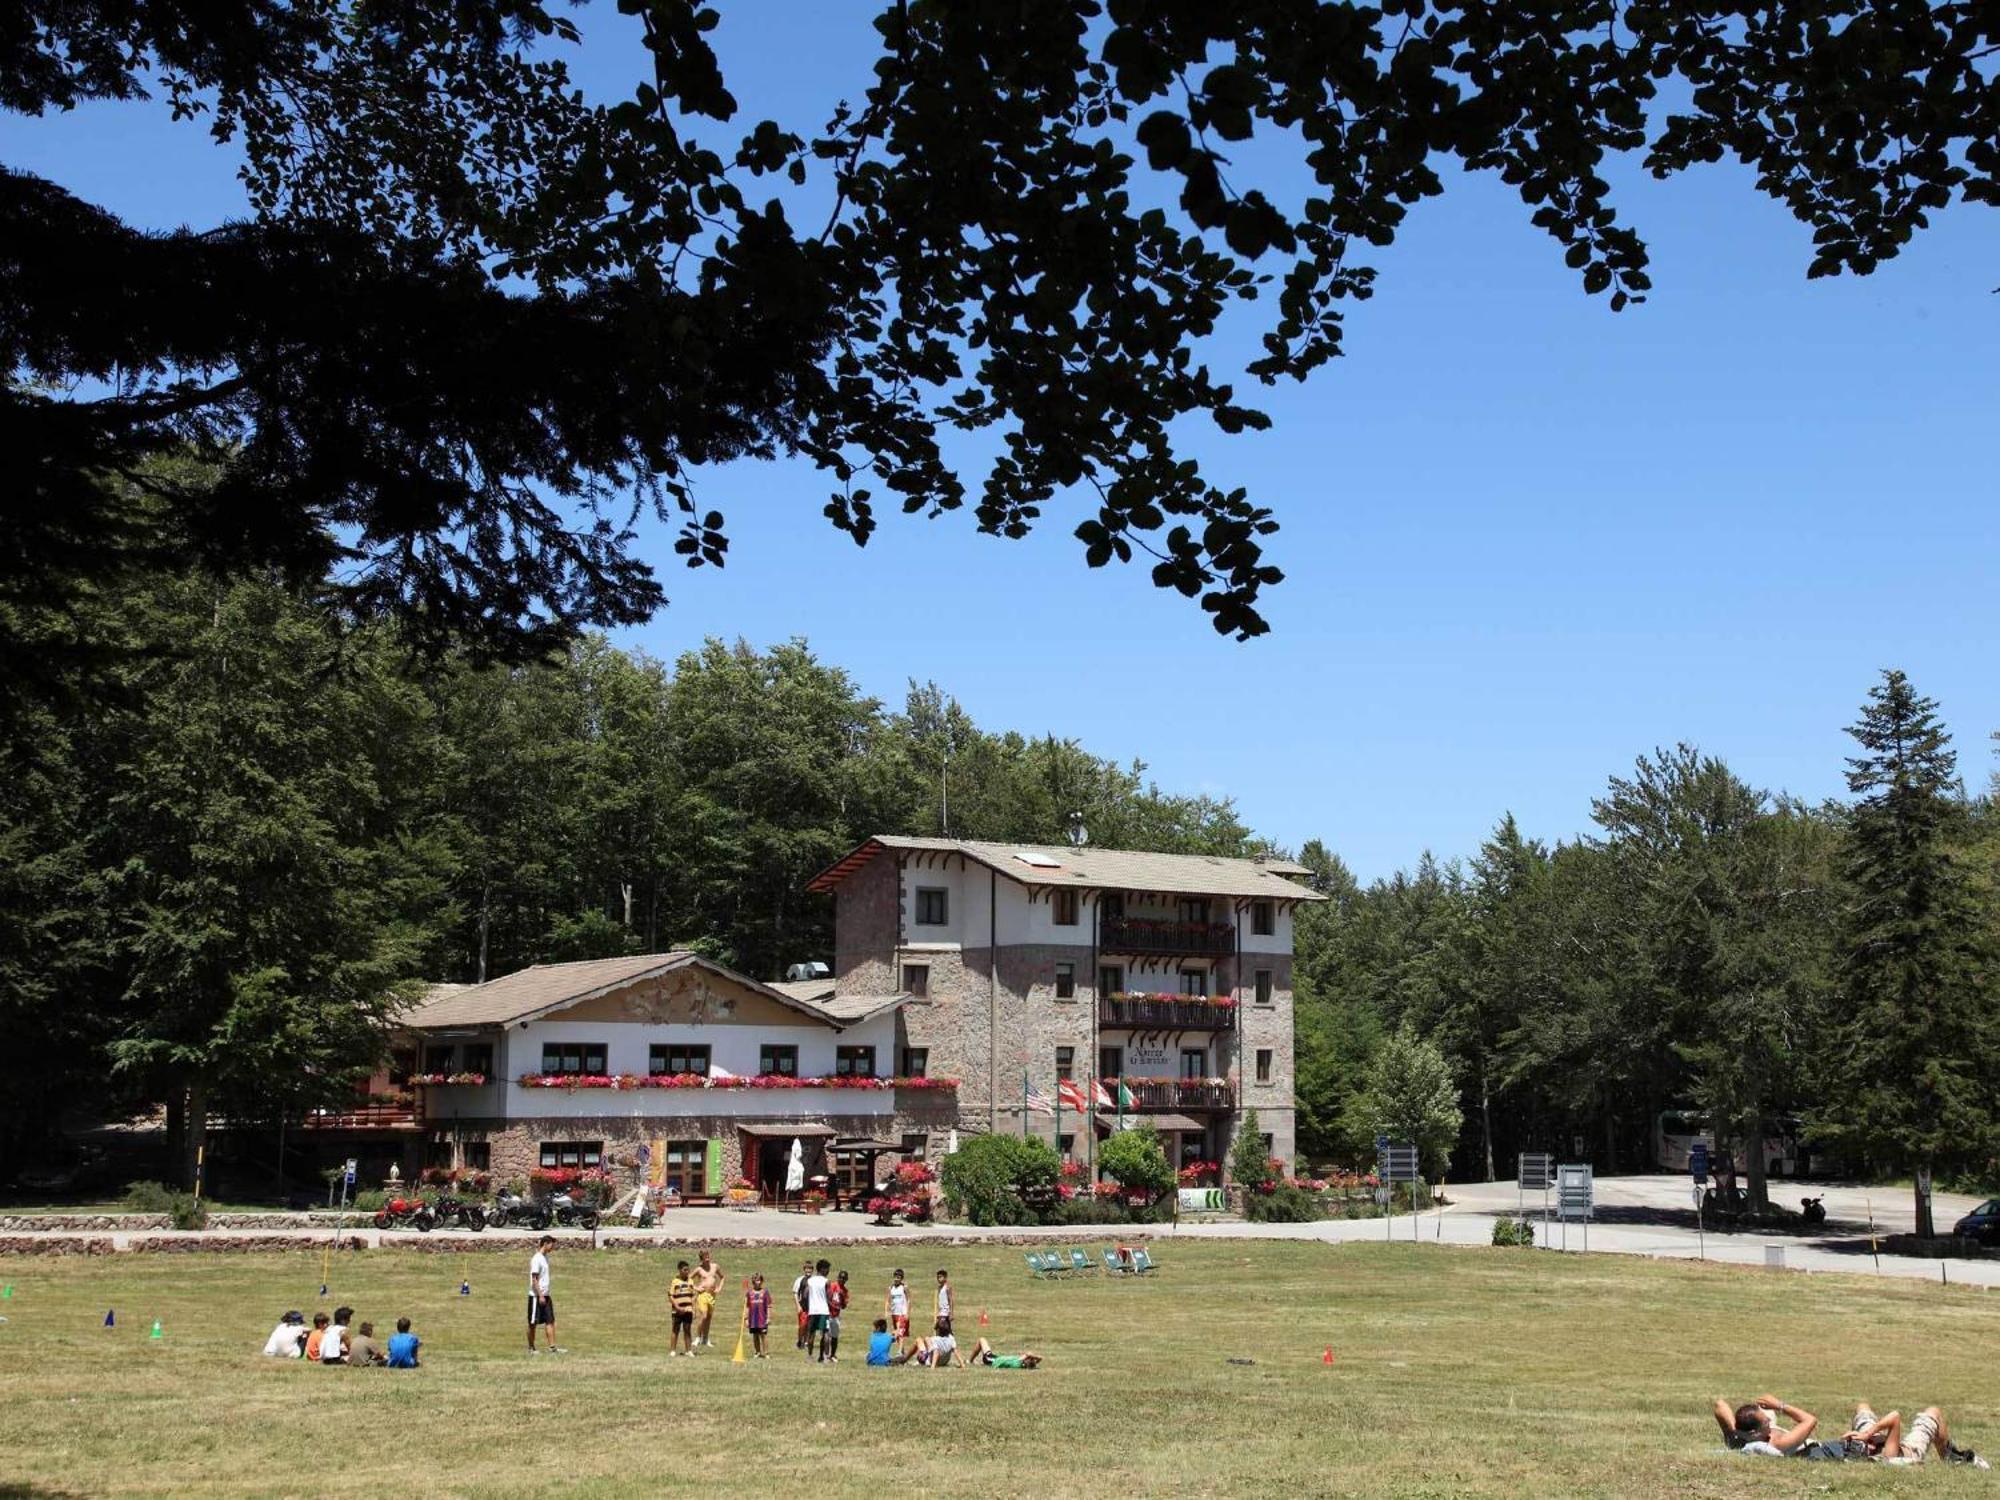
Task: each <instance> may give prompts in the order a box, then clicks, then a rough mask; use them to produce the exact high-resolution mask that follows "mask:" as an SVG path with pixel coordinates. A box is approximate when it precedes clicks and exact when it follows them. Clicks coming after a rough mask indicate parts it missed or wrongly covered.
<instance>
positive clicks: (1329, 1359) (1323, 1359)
mask: <svg viewBox="0 0 2000 1500" xmlns="http://www.w3.org/2000/svg"><path fill="white" fill-rule="evenodd" d="M1319 1362H1320V1363H1321V1364H1323V1365H1330V1364H1332V1363H1333V1345H1331V1344H1328V1345H1327V1346H1326V1353H1324V1354H1322V1355H1321V1356H1320V1357H1319Z"/></svg>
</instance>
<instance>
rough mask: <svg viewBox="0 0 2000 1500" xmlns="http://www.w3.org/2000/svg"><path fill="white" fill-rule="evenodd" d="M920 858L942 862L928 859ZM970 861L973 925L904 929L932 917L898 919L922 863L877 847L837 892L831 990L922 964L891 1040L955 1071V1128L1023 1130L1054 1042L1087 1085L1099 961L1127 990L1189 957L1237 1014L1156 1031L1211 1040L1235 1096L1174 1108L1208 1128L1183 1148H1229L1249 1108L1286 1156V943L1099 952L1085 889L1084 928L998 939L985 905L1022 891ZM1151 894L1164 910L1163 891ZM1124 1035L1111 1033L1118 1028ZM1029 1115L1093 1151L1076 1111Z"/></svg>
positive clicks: (1047, 1077)
mask: <svg viewBox="0 0 2000 1500" xmlns="http://www.w3.org/2000/svg"><path fill="white" fill-rule="evenodd" d="M927 858H932V859H934V858H935V857H934V856H927ZM946 858H948V859H950V858H954V857H953V856H946ZM956 864H957V868H958V869H959V870H961V871H963V870H965V869H966V867H967V866H966V862H965V861H963V860H962V859H959V860H957V861H956ZM925 868H926V869H935V868H937V866H936V864H935V863H930V864H927V865H926V866H925ZM971 869H972V872H973V879H972V880H971V881H969V882H962V883H961V885H960V892H961V894H960V898H959V899H960V901H961V902H962V903H965V904H967V905H971V904H972V903H974V902H976V904H977V909H975V910H973V911H968V912H965V913H963V914H962V920H966V921H967V922H968V924H969V927H970V929H971V930H970V932H969V934H968V937H967V940H965V941H963V942H939V941H913V940H912V932H913V931H914V932H915V933H922V932H924V931H925V930H926V929H923V928H916V929H914V930H912V929H908V928H906V927H905V925H904V921H903V914H904V900H905V897H906V894H907V889H906V888H907V887H908V886H909V885H910V883H911V881H912V880H913V879H916V880H917V881H918V883H922V882H921V878H920V877H921V872H918V874H917V875H913V874H912V873H911V871H910V870H909V869H908V868H906V865H905V860H904V858H903V857H902V856H899V855H891V854H884V855H883V856H881V857H878V858H875V859H873V860H870V861H869V862H868V863H867V864H865V865H863V866H862V867H861V868H859V869H858V870H856V871H854V872H853V873H852V874H851V875H849V876H847V877H846V878H845V879H843V880H842V881H841V883H840V885H839V886H838V888H837V891H836V902H837V905H836V909H835V932H836V937H835V964H834V967H835V990H836V993H838V994H869V993H882V994H887V993H894V992H895V991H897V990H899V989H902V988H904V987H905V985H904V974H905V971H906V967H907V966H908V965H910V964H923V965H925V966H926V967H927V968H928V970H929V974H928V982H927V984H926V987H925V988H926V993H925V994H924V995H923V996H921V997H919V998H914V999H912V1000H911V1001H910V1002H909V1003H908V1004H907V1005H906V1006H905V1007H904V1009H903V1011H902V1013H901V1015H900V1017H899V1019H898V1022H897V1045H898V1048H899V1053H900V1049H902V1048H905V1047H922V1048H924V1049H926V1051H927V1053H928V1058H927V1067H928V1071H929V1072H930V1073H931V1074H932V1075H933V1076H949V1077H954V1078H957V1079H959V1080H960V1087H959V1091H958V1096H957V1107H958V1123H959V1124H960V1125H961V1126H962V1127H963V1128H967V1129H971V1130H989V1129H990V1130H994V1131H999V1132H1002V1133H1007V1134H1018V1133H1020V1132H1021V1131H1022V1129H1023V1124H1024V1121H1023V1114H1024V1111H1023V1108H1022V1099H1021V1095H1022V1081H1023V1075H1024V1073H1025V1074H1026V1075H1027V1077H1028V1079H1029V1080H1030V1081H1032V1082H1033V1083H1034V1084H1035V1086H1036V1087H1038V1088H1039V1089H1040V1090H1041V1091H1042V1092H1044V1093H1047V1092H1050V1091H1051V1090H1052V1089H1053V1088H1054V1081H1055V1073H1056V1064H1057V1049H1058V1048H1062V1047H1068V1048H1070V1049H1071V1076H1072V1077H1073V1078H1074V1079H1075V1080H1076V1081H1077V1082H1078V1083H1079V1084H1082V1085H1083V1086H1084V1087H1085V1088H1086V1090H1087V1088H1088V1080H1089V1079H1091V1078H1092V1077H1094V1076H1095V1075H1096V1073H1097V1071H1098V1049H1099V1047H1100V1045H1101V1044H1102V1043H1103V1042H1104V1041H1105V1030H1104V1028H1103V1027H1102V1026H1101V1025H1100V1024H1099V1019H1098V1005H1097V1001H1098V986H1097V980H1098V970H1099V966H1100V965H1101V964H1102V963H1105V962H1110V963H1115V964H1118V965H1119V966H1120V967H1122V968H1123V970H1124V984H1125V988H1126V989H1127V990H1154V989H1156V990H1164V991H1173V990H1175V989H1177V988H1178V987H1179V983H1180V979H1179V971H1180V970H1181V969H1182V968H1183V967H1184V966H1187V967H1200V968H1204V969H1206V970H1207V971H1208V973H1209V975H1210V981H1209V982H1210V988H1211V993H1213V994H1216V995H1230V996H1233V997H1234V998H1235V999H1236V1000H1237V1001H1238V1005H1237V1008H1236V1009H1237V1026H1236V1027H1235V1028H1234V1029H1230V1030H1221V1031H1207V1030H1189V1031H1187V1032H1185V1033H1180V1034H1168V1033H1162V1034H1160V1036H1159V1038H1158V1039H1157V1040H1158V1041H1159V1042H1160V1043H1161V1044H1164V1045H1169V1046H1171V1047H1172V1048H1173V1049H1174V1050H1178V1048H1179V1047H1180V1046H1181V1045H1187V1046H1194V1045H1202V1046H1205V1047H1207V1048H1208V1050H1209V1053H1210V1058H1209V1069H1210V1072H1209V1075H1208V1076H1218V1077H1223V1078H1226V1079H1227V1080H1228V1081H1229V1082H1230V1083H1231V1084H1232V1085H1233V1086H1234V1088H1235V1090H1236V1108H1235V1110H1234V1111H1233V1112H1232V1111H1223V1110H1209V1111H1202V1110H1196V1109H1192V1108H1190V1109H1188V1110H1185V1111H1181V1112H1182V1113H1186V1114H1187V1115H1188V1116H1189V1117H1190V1118H1192V1119H1196V1120H1198V1121H1199V1122H1200V1123H1201V1124H1202V1125H1203V1126H1205V1127H1206V1129H1205V1131H1204V1133H1203V1134H1202V1135H1201V1137H1200V1138H1199V1139H1196V1138H1194V1137H1192V1136H1190V1137H1189V1138H1188V1140H1187V1142H1186V1143H1185V1144H1186V1149H1187V1154H1189V1155H1190V1156H1192V1155H1196V1154H1200V1155H1204V1156H1206V1157H1209V1158H1211V1159H1221V1158H1223V1157H1225V1156H1226V1155H1227V1152H1228V1150H1229V1148H1230V1145H1231V1144H1232V1142H1233V1141H1234V1139H1235V1135H1236V1131H1237V1128H1238V1124H1239V1122H1240V1119H1241V1111H1242V1110H1243V1109H1246V1108H1254V1109H1255V1110H1256V1111H1257V1114H1258V1125H1259V1129H1260V1130H1262V1131H1264V1132H1266V1133H1268V1134H1269V1135H1270V1136H1271V1138H1272V1140H1271V1146H1272V1150H1273V1152H1274V1153H1275V1154H1276V1155H1279V1156H1282V1157H1284V1158H1285V1159H1286V1160H1287V1161H1290V1160H1291V1159H1292V1158H1293V1157H1294V1156H1295V1154H1296V1150H1297V1131H1296V1123H1295V1115H1296V1111H1295V1109H1294V1104H1293V1085H1294V1083H1295V1079H1296V1070H1295V1062H1294V1054H1293V1022H1292V957H1291V955H1290V954H1289V953H1282V952H1263V951H1255V950H1254V949H1253V950H1252V951H1247V952H1236V953H1230V954H1225V955H1222V956H1219V957H1216V958H1213V959H1202V960H1195V961H1190V960H1183V959H1180V958H1176V957H1172V956H1164V955H1144V956H1142V955H1133V954H1106V953H1102V952H1100V950H1099V949H1098V947H1097V946H1096V945H1095V944H1094V943H1093V941H1091V938H1092V935H1093V934H1094V932H1095V930H1096V929H1095V923H1094V913H1093V912H1092V911H1091V906H1092V903H1093V902H1094V901H1095V896H1096V893H1094V892H1085V893H1083V896H1084V899H1083V902H1082V911H1081V921H1080V923H1079V926H1078V929H1077V931H1078V937H1079V939H1080V940H1079V941H1075V942H1014V941H1008V940H1007V939H1006V937H1005V931H1006V928H1005V925H1004V923H1003V927H1002V937H1001V941H1000V942H999V944H998V945H997V947H996V946H994V945H993V944H992V943H991V942H990V939H989V938H988V931H989V925H988V924H989V922H990V920H991V917H992V914H993V912H994V910H995V909H998V910H999V913H1000V915H1001V916H1002V917H1003V918H1005V917H1006V916H1007V915H1008V913H1007V910H1006V903H1008V902H1020V901H1022V900H1023V899H1024V897H1023V893H1022V888H1021V887H1019V886H1017V885H1015V884H1014V883H1013V882H1010V881H1008V880H1006V879H999V880H998V881H997V884H996V883H995V882H994V881H993V879H992V877H990V876H988V877H985V878H981V877H980V875H979V869H980V867H979V866H977V865H973V866H971ZM989 884H996V891H997V896H996V895H989V894H988V893H987V891H986V890H985V889H984V888H985V887H986V886H987V885H989ZM1156 904H1160V905H1162V909H1163V910H1170V906H1169V905H1168V904H1167V903H1164V902H1161V903H1156ZM1232 915H1233V919H1234V920H1235V921H1236V922H1237V923H1238V924H1240V926H1241V930H1243V931H1245V932H1247V931H1248V928H1247V922H1248V912H1247V910H1246V909H1243V904H1242V903H1239V904H1238V909H1236V910H1235V911H1234V912H1233V914H1232ZM1063 963H1067V964H1070V965H1071V966H1072V973H1073V975H1074V992H1073V996H1072V997H1071V998H1068V999H1058V998H1057V996H1056V984H1057V972H1056V969H1057V965H1058V964H1063ZM996 969H997V972H996ZM1259 970H1268V971H1270V974H1271V999H1270V1002H1269V1003H1268V1004H1261V1005H1260V1004H1258V1003H1257V1002H1256V998H1255V995H1256V976H1257V973H1258V971H1259ZM1124 1035H1125V1034H1124V1033H1119V1036H1120V1037H1121V1039H1122V1038H1123V1036H1124ZM1121 1044H1122V1041H1121ZM1260 1051H1268V1052H1270V1054H1271V1058H1270V1069H1269V1074H1268V1077H1267V1078H1265V1079H1262V1080H1260V1079H1259V1078H1258V1077H1257V1071H1256V1061H1257V1055H1258V1053H1259V1052H1260ZM1025 1126H1026V1130H1027V1132H1028V1133H1030V1134H1035V1135H1040V1136H1041V1137H1042V1138H1044V1139H1047V1140H1051V1141H1053V1140H1054V1139H1055V1138H1056V1136H1057V1135H1058V1133H1060V1134H1061V1135H1065V1136H1072V1137H1074V1138H1075V1139H1074V1141H1073V1143H1072V1149H1073V1152H1074V1154H1075V1155H1076V1156H1077V1157H1079V1158H1083V1157H1086V1156H1088V1155H1089V1154H1090V1149H1091V1148H1090V1137H1089V1131H1088V1128H1087V1127H1086V1126H1085V1124H1084V1122H1083V1121H1081V1120H1079V1119H1077V1118H1076V1116H1075V1114H1074V1113H1073V1112H1071V1111H1068V1110H1065V1111H1064V1112H1063V1114H1062V1116H1061V1119H1060V1132H1058V1120H1057V1118H1056V1117H1055V1116H1053V1115H1050V1114H1044V1113H1041V1112H1033V1113H1028V1114H1027V1116H1026V1121H1025Z"/></svg>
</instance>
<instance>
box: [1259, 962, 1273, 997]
mask: <svg viewBox="0 0 2000 1500" xmlns="http://www.w3.org/2000/svg"><path fill="white" fill-rule="evenodd" d="M1257 1003H1258V1004H1259V1005H1269V1004H1270V1003H1271V971H1270V970H1269V969H1259V970H1258V971H1257Z"/></svg>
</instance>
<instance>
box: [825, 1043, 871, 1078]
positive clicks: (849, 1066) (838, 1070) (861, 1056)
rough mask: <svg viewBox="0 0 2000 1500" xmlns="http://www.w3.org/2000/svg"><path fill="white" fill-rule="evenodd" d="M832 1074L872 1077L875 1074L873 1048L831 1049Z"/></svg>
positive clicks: (836, 1075)
mask: <svg viewBox="0 0 2000 1500" xmlns="http://www.w3.org/2000/svg"><path fill="white" fill-rule="evenodd" d="M833 1076H834V1077H836V1078H849V1077H852V1078H873V1077H874V1076H875V1049H874V1048H873V1047H835V1048H834V1049H833Z"/></svg>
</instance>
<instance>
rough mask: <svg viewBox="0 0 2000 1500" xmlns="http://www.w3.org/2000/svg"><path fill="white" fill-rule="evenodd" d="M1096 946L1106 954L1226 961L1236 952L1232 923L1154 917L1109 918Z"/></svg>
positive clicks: (1100, 932) (1100, 931)
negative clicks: (1151, 954)
mask: <svg viewBox="0 0 2000 1500" xmlns="http://www.w3.org/2000/svg"><path fill="white" fill-rule="evenodd" d="M1097 946H1098V947H1099V948H1100V949H1101V950H1102V951H1104V952H1106V953H1171V954H1175V955H1177V956H1179V957H1182V958H1227V957H1228V956H1229V955H1230V954H1232V953H1234V952H1235V951H1236V928H1235V926H1234V925H1233V924H1231V923H1229V922H1175V921H1169V920H1164V919H1159V918H1154V917H1106V918H1104V920H1103V921H1102V922H1101V923H1099V924H1098V929H1097Z"/></svg>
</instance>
